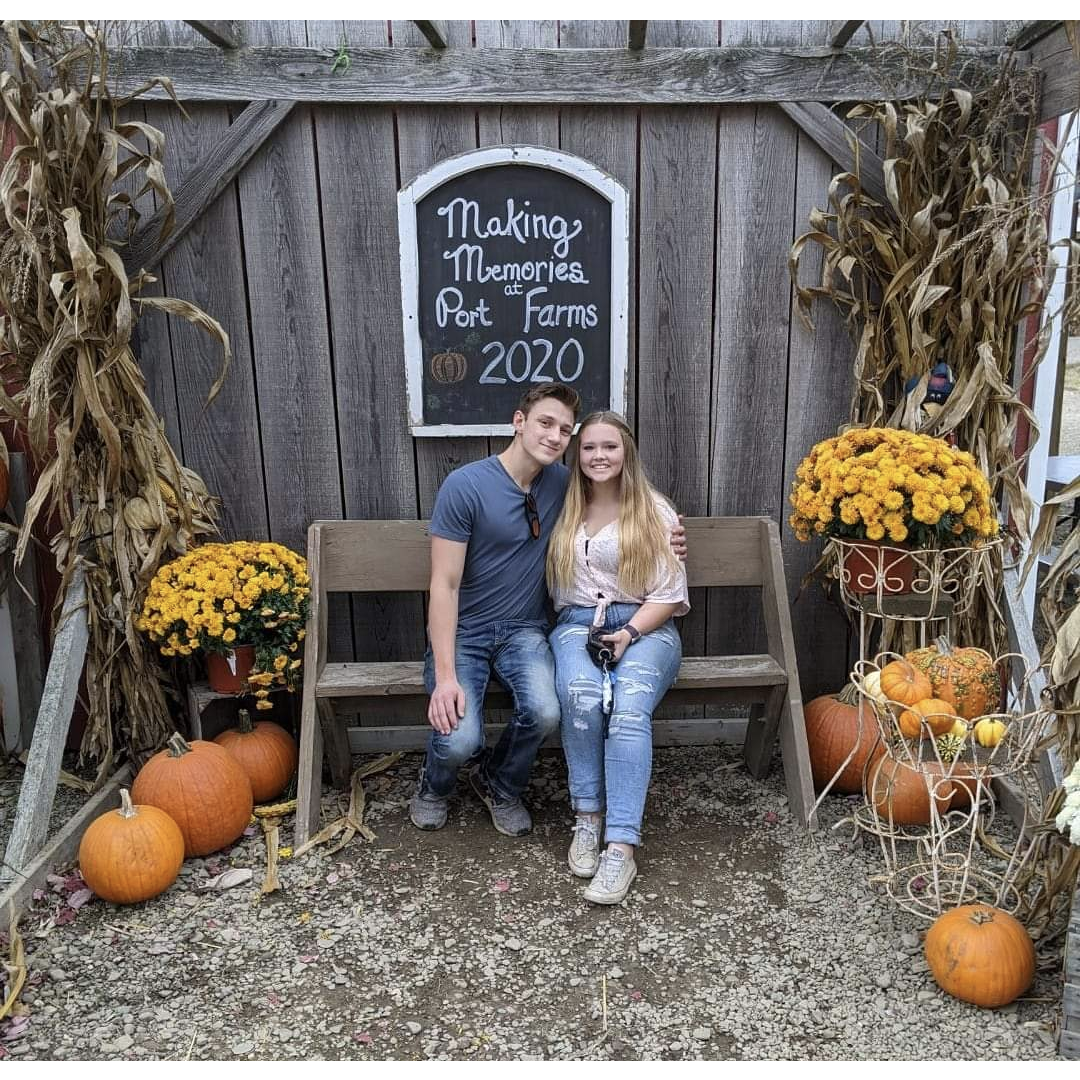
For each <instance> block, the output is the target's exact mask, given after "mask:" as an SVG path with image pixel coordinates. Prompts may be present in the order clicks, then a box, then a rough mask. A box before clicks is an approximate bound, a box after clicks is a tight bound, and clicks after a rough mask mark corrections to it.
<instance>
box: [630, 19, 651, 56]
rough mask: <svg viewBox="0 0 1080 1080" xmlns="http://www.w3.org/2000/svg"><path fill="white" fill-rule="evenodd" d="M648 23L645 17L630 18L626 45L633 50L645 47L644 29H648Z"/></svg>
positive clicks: (636, 50)
mask: <svg viewBox="0 0 1080 1080" xmlns="http://www.w3.org/2000/svg"><path fill="white" fill-rule="evenodd" d="M648 27H649V24H648V22H647V21H646V20H645V19H631V20H630V33H629V36H628V38H627V45H628V47H629V48H631V49H633V50H634V51H635V52H638V51H640V50H641V49H644V48H645V31H646V30H647V29H648Z"/></svg>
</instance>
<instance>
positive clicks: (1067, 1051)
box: [1058, 1030, 1080, 1061]
mask: <svg viewBox="0 0 1080 1080" xmlns="http://www.w3.org/2000/svg"><path fill="white" fill-rule="evenodd" d="M1058 1054H1060V1055H1061V1057H1062V1058H1064V1059H1065V1060H1066V1061H1077V1060H1080V1031H1066V1030H1062V1032H1061V1034H1060V1035H1059V1037H1058Z"/></svg>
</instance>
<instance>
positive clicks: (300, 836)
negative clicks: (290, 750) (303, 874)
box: [293, 692, 323, 847]
mask: <svg viewBox="0 0 1080 1080" xmlns="http://www.w3.org/2000/svg"><path fill="white" fill-rule="evenodd" d="M322 761H323V735H322V725H321V724H320V723H319V717H318V715H317V709H316V707H315V694H314V692H312V693H310V694H308V693H305V694H304V701H303V705H302V707H301V709H300V764H299V775H298V777H297V784H296V828H295V831H294V833H293V845H294V846H295V847H299V846H300V845H301V844H303V843H306V842H307V840H308V839H309V838H310V836H311V834H312V833H313V832H315V831H317V830H318V827H319V810H320V807H321V806H322Z"/></svg>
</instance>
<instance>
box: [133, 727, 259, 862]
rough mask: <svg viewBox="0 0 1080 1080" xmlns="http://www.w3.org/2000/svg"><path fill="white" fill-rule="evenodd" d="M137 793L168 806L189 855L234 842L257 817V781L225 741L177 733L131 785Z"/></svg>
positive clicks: (143, 800) (137, 799) (136, 798)
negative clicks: (254, 784)
mask: <svg viewBox="0 0 1080 1080" xmlns="http://www.w3.org/2000/svg"><path fill="white" fill-rule="evenodd" d="M131 797H132V799H134V801H135V802H137V803H145V804H147V805H149V806H156V807H158V808H159V809H161V810H164V811H165V813H166V814H168V815H169V817H171V818H172V819H173V821H175V822H176V824H177V825H179V826H180V832H181V833H182V834H183V837H184V854H185V855H189V856H191V855H209V854H210V852H211V851H218V850H220V849H221V848H223V847H225V846H226V845H227V844H231V843H232V842H233V841H234V840H235V839H236V838H237V837H238V836H239V835H240V834H241V833H242V832H243V831H244V829H245V828H247V824H248V822H249V821H250V820H251V808H252V805H253V804H252V799H251V782H250V781H249V780H248V778H247V775H246V774H245V772H244V770H243V769H242V768H241V767H240V765H239V763H238V762H237V761H236V759H235V758H234V757H233V756H232V755H231V754H230V753H229V752H228V751H227V750H225V749H224V748H223V747H221V746H217V745H216V744H215V743H212V742H207V741H205V740H203V739H195V740H193V741H192V742H191V743H190V744H189V743H187V742H185V740H184V739H183V738H182V737H181V736H180V735H176V734H174V735H173V736H172V737H171V738H170V739H169V742H168V747H167V749H165V750H162V751H160V752H159V753H157V754H155V755H154V756H153V757H152V758H151V759H150V760H149V761H148V762H147V763H146V764H145V765H144V766H143V767H142V768H141V769H140V770H139V775H138V776H136V777H135V783H134V784H132V786H131Z"/></svg>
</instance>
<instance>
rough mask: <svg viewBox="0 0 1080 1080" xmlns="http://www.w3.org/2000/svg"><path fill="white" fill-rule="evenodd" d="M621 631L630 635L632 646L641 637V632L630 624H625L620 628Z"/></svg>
mask: <svg viewBox="0 0 1080 1080" xmlns="http://www.w3.org/2000/svg"><path fill="white" fill-rule="evenodd" d="M619 629H620V630H625V631H626V632H627V633H628V634H629V635H630V644H631V645H633V644H634V642H635V641H637V639H638V638H639V637H641V631H640V630H639V629H638V628H637V627H636V626H631V625H630V624H629V623H623V624H622V626H620V627H619Z"/></svg>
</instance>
